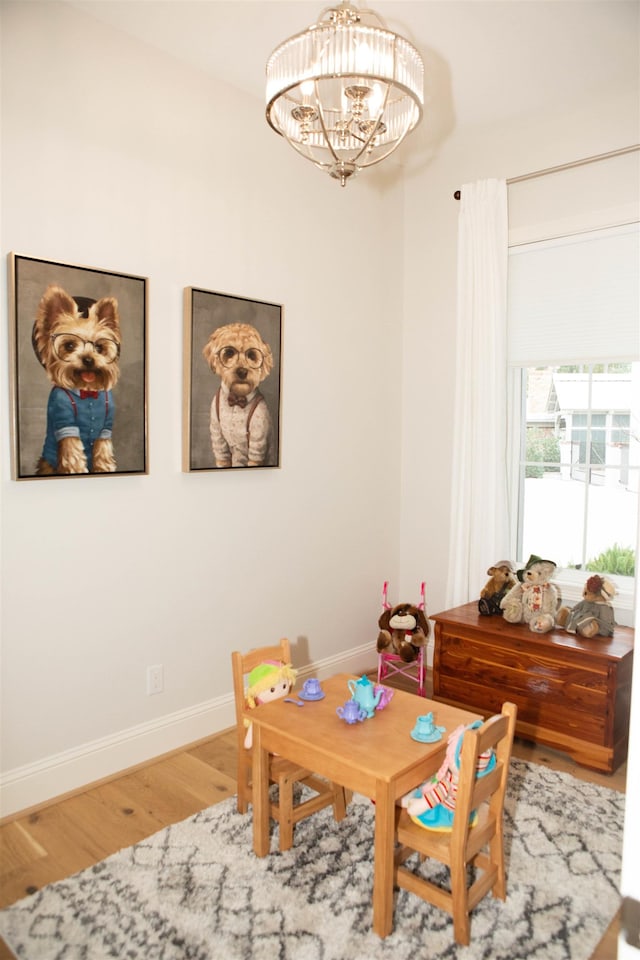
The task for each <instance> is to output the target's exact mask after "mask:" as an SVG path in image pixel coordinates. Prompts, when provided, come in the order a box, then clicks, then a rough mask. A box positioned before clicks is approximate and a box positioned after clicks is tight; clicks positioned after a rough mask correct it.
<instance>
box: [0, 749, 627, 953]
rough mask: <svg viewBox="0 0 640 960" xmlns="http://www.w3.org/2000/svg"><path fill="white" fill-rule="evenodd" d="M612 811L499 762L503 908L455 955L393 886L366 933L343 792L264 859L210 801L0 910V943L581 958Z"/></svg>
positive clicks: (247, 821) (364, 871)
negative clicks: (334, 809) (334, 806)
mask: <svg viewBox="0 0 640 960" xmlns="http://www.w3.org/2000/svg"><path fill="white" fill-rule="evenodd" d="M623 812H624V795H623V794H620V793H617V792H616V791H614V790H609V789H607V788H605V787H600V786H597V785H592V784H587V783H583V782H581V781H578V780H575V779H574V778H572V777H570V776H569V775H567V774H564V773H558V772H555V771H552V770H549V769H547V768H546V767H541V766H537V765H535V764H531V763H527V762H525V761H521V760H513V761H512V771H511V777H510V788H509V796H508V801H507V814H506V827H507V831H506V832H507V859H508V896H507V901H506V902H505V903H503V902H502V901H499V900H494V899H493V898H492V897H491V896H489V897H485V899H484V900H483V901H482V902H481V903H480V904H479V906H478V907H477V908H476V909H475V911H474V912H473V914H472V919H471V938H472V943H471V946H469V947H458V946H456V945H455V943H454V941H453V933H452V924H451V921H450V920H449V918H448V916H447V915H446V914H445V913H443V912H441V911H439V910H437V909H436V908H434V907H431V906H429V905H427V904H426V903H424V901H422V900H420V899H419V898H417V897H415V896H414V895H412V894H409V893H407V892H405V891H401V892H399V893H397V896H396V906H395V915H394V920H395V926H394V932H393V933H392V934H391V936H389V937H387V939H386V940H380V939H379V938H378V937H377V936H376V935H375V934H373V933H372V932H371V929H370V927H371V897H372V858H373V846H372V841H373V818H374V808H373V805H372V804H371V803H370V801H368V800H366V799H365V798H363V797H358V796H356V797H355V798H354V802H353V803H352V804H351V806H350V808H349V813H348V816H347V818H346V820H344V821H343V822H342V823H339V824H337V823H335V822H334V820H333V818H332V814H331V810H329V811H326V810H324V811H322V812H320V813H319V814H316V816H314V817H310V818H308V819H306V820H304V821H303V822H302V823H300V824H299V825H298V826H297V827H296V831H295V843H294V847H293V849H292V850H290V851H287V852H286V853H284V854H281V853H279V852H278V850H277V835H276V836H275V837H274V836H272V853H271V855H270V856H268V857H265V858H264V859H258V858H256V857H255V856H254V855H253V853H252V827H251V816H250V814H249V815H246V816H240V815H239V814H238V813H237V812H236V809H235V799H233V798H232V799H230V800H225V801H223V802H221V803H219V804H216V805H215V806H213V807H210V808H209V809H207V810H204V811H203V812H202V813H199V814H196V815H195V816H194V817H191V818H190V819H188V820H185V821H184V822H183V823H179V824H176V825H175V826H172V827H168V828H166V829H164V830H162V831H160V832H159V833H157V834H155V835H154V836H152V837H150V838H149V839H148V840H145V841H143V842H142V843H138V844H136V845H135V846H133V847H129V848H127V849H126V850H122V851H120V853H117V854H115V855H114V856H112V857H109V858H108V859H107V860H104V861H103V862H102V863H99V864H98V865H97V866H95V867H91V868H90V869H87V870H84V871H83V872H81V873H78V874H76V875H75V876H74V877H71V878H70V879H69V880H63V881H60V882H59V883H55V884H51V885H50V886H48V887H45V888H44V889H43V890H41V891H39V892H38V893H35V894H33V895H32V896H30V897H28V898H26V899H24V900H21V901H19V902H18V903H16V904H14V905H13V906H12V907H9V908H7V909H6V910H4V911H2V912H1V913H0V934H2V936H3V937H4V938H5V940H6V941H7V943H8V944H9V946H10V947H11V948H12V949H13V951H14V952H15V953H16V954H17V956H18V957H26V958H28V960H81V958H82V960H103V958H107V957H114V958H118V960H124V958H127V960H276V958H277V960H415V958H417V957H427V956H428V957H429V960H441V958H443V960H444V958H455V960H524V958H527V960H532V958H537V960H568V958H571V960H588V958H589V956H590V955H591V952H592V951H593V949H594V948H595V946H596V944H597V943H598V941H599V939H600V937H601V936H602V934H603V932H604V930H605V929H606V927H607V925H608V923H609V922H610V920H611V919H612V917H613V915H614V913H615V911H616V910H617V908H618V906H619V895H618V883H619V874H620V857H621V846H622V826H623ZM274 833H277V831H274ZM436 870H437V868H436Z"/></svg>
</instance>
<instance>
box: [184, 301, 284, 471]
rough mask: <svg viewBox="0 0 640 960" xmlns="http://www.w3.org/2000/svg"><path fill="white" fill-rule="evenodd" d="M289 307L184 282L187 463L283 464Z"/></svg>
mask: <svg viewBox="0 0 640 960" xmlns="http://www.w3.org/2000/svg"><path fill="white" fill-rule="evenodd" d="M281 339H282V307H281V306H280V305H278V304H275V303H266V302H263V301H261V300H250V299H248V298H246V297H234V296H230V295H229V294H225V293H214V292H211V291H209V290H200V289H197V288H196V287H187V288H186V289H185V306H184V390H185V398H184V425H183V470H184V471H185V472H187V473H190V472H194V471H199V470H224V469H229V468H240V467H247V468H252V467H278V466H279V465H280V360H281V351H282V342H281Z"/></svg>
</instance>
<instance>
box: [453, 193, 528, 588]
mask: <svg viewBox="0 0 640 960" xmlns="http://www.w3.org/2000/svg"><path fill="white" fill-rule="evenodd" d="M507 262H508V226H507V185H506V181H504V180H481V181H478V182H477V183H469V184H464V185H463V186H462V190H461V200H460V211H459V222H458V309H457V323H456V337H457V346H456V350H457V357H456V394H455V419H454V437H453V464H452V468H453V469H452V509H451V536H450V552H449V568H448V579H447V606H457V605H458V604H461V603H467V602H468V601H469V600H474V599H476V598H477V597H478V596H479V594H480V590H481V588H482V586H483V585H484V583H485V581H486V571H487V568H488V567H489V566H491V565H492V564H494V563H496V562H497V561H499V560H510V559H513V558H511V557H510V555H509V552H510V524H509V516H508V512H509V496H508V476H507V456H506V449H507V435H508V430H509V429H510V425H509V423H508V422H507V413H508V407H509V404H508V403H507ZM518 413H519V411H518Z"/></svg>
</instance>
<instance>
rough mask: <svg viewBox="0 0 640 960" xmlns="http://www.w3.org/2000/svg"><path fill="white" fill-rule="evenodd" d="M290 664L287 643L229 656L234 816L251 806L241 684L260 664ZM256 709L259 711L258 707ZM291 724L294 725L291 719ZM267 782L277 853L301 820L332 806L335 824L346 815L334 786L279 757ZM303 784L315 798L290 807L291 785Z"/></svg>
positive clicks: (286, 845)
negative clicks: (272, 789) (273, 794)
mask: <svg viewBox="0 0 640 960" xmlns="http://www.w3.org/2000/svg"><path fill="white" fill-rule="evenodd" d="M274 660H275V661H280V662H281V663H285V664H289V663H291V649H290V644H289V641H288V640H287V639H283V640H280V642H279V643H278V644H275V645H273V646H268V647H260V648H258V649H255V650H251V651H250V652H249V653H246V654H242V653H239V652H237V651H234V652H233V653H232V654H231V665H232V669H233V693H234V698H235V707H236V728H237V739H238V812H239V813H246V812H247V809H248V805H249V804H250V803H251V802H252V793H251V770H252V763H253V750H252V749H251V748H249V749H247V748H246V747H245V745H244V741H245V735H246V732H247V727H246V725H245V719H246V720H248V721H249V722H250V721H251V713H252V711H251V710H250V709H249V708H248V706H247V702H246V697H245V681H246V678H247V677H248V676H249V674H250V673H251V671H252V670H253V669H254V668H255V667H257V666H259V665H260V664H261V663H268V662H269V661H274ZM256 709H260V708H259V707H258V708H256ZM292 722H294V720H293V718H292ZM269 779H270V781H271V782H272V783H276V784H277V785H278V800H277V802H273V803H272V804H271V816H272V817H273V819H274V820H276V821H277V823H278V825H279V828H280V850H289V848H290V847H291V846H292V844H293V828H294V825H295V824H296V823H298V822H299V821H300V820H302V819H303V818H304V817H308V816H310V815H311V814H312V813H316V812H317V811H318V810H322V809H323V808H324V807H328V806H329V805H331V804H332V805H333V812H334V816H335V818H336V820H342V819H343V818H344V816H345V813H346V798H345V791H344V789H343V788H342V787H340V786H338V785H337V784H333V783H329V782H328V781H327V780H323V779H322V778H320V777H318V776H316V775H315V774H313V773H311V772H310V771H309V770H306V769H305V768H304V767H300V766H298V765H297V764H295V763H291V762H290V761H289V760H285V759H284V758H283V757H276V756H270V757H269ZM296 783H300V784H305V785H306V786H307V787H309V788H310V789H311V790H313V791H314V792H315V795H314V796H312V797H310V798H309V799H307V800H304V801H302V802H300V803H294V784H296Z"/></svg>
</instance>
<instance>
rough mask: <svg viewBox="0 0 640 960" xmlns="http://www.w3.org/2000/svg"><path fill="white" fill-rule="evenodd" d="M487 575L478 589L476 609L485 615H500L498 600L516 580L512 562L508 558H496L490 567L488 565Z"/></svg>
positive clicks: (513, 585)
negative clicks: (486, 579)
mask: <svg viewBox="0 0 640 960" xmlns="http://www.w3.org/2000/svg"><path fill="white" fill-rule="evenodd" d="M487 576H488V577H490V579H489V580H488V581H487V582H486V583H485V585H484V587H483V588H482V590H481V591H480V599H479V600H478V610H479V611H480V613H481V614H483V616H485V617H490V616H492V615H495V616H498V617H501V616H502V610H501V609H500V601H501V600H502V598H503V597H504V596H506V594H507V593H508V592H509V590H510V589H511V588H512V587H515V585H516V584H517V582H518V581H517V580H516V577H515V571H514V569H513V564H512V563H511V561H510V560H498V562H497V563H494V564H493V566H492V567H489V569H488V570H487Z"/></svg>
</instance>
